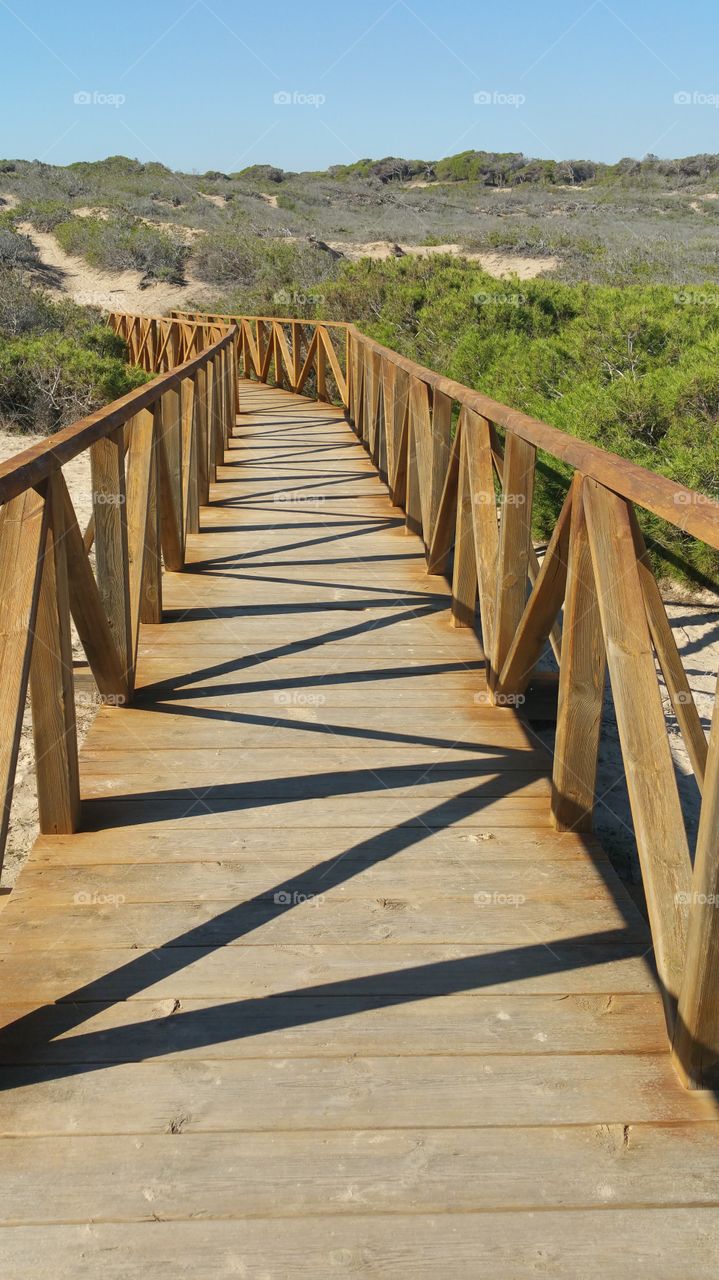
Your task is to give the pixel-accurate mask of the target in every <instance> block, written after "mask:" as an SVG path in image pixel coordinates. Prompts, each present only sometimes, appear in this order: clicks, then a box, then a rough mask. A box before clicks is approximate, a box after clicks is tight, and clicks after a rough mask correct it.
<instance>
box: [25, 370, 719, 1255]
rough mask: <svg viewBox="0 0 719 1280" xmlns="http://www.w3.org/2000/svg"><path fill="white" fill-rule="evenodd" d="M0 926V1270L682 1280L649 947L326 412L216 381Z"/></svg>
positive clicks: (709, 1164) (711, 1189)
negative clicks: (81, 736) (100, 701)
mask: <svg viewBox="0 0 719 1280" xmlns="http://www.w3.org/2000/svg"><path fill="white" fill-rule="evenodd" d="M241 394H242V408H243V413H242V417H241V420H240V421H241V427H240V429H239V433H238V435H237V436H236V437H235V438H234V439H233V440H232V442H231V447H230V449H229V452H228V454H227V456H226V461H225V465H224V466H223V467H221V468H220V470H219V474H218V480H217V484H216V485H214V486H213V487H212V491H211V505H210V506H209V507H206V508H203V511H202V516H201V525H202V533H201V534H199V535H192V536H191V537H190V539H189V544H188V545H189V552H188V558H189V561H190V566H189V568H188V569H187V570H186V571H185V572H184V573H177V574H171V575H167V576H166V578H165V582H164V588H165V592H164V604H165V610H166V618H167V620H166V622H165V623H164V624H163V625H162V626H159V625H156V626H153V625H147V626H144V627H143V628H142V631H141V639H140V661H139V667H138V689H139V693H138V697H137V699H136V702H135V705H134V706H133V707H131V708H128V709H120V708H108V707H104V708H102V709H101V710H100V712H99V714H98V716H97V719H96V721H95V724H94V726H93V728H92V730H91V732H90V735H89V737H88V739H87V741H86V743H85V747H84V750H83V751H82V755H81V770H82V795H83V830H82V831H81V832H80V833H78V834H75V835H68V836H56V837H49V836H45V837H41V838H40V839H39V840H38V842H37V844H36V847H35V849H34V851H33V854H32V856H31V858H30V860H29V863H28V865H27V866H26V868H25V870H24V871H23V873H22V875H21V878H20V881H19V884H18V887H17V889H16V891H15V892H14V893H13V894H12V897H11V900H10V901H9V904H8V905H7V907H6V908H5V910H4V911H3V912H2V916H1V917H0V918H1V920H2V938H3V947H2V954H1V956H0V962H1V963H0V972H1V975H2V993H3V997H2V998H3V1007H2V1014H1V1016H2V1025H3V1028H4V1030H3V1033H2V1038H1V1039H0V1061H1V1062H2V1064H3V1065H2V1079H3V1085H4V1088H3V1091H2V1093H1V1094H0V1133H2V1135H3V1136H2V1138H1V1139H0V1145H1V1148H2V1150H1V1152H0V1218H1V1220H2V1223H3V1228H2V1231H1V1232H0V1269H1V1270H2V1274H3V1276H4V1277H6V1278H7V1280H86V1278H88V1277H93V1280H94V1277H103V1280H130V1277H132V1280H136V1277H142V1278H143V1280H159V1278H162V1280H165V1278H167V1280H178V1278H180V1277H188V1278H189V1277H196V1276H204V1277H208V1280H225V1277H227V1278H228V1280H229V1278H230V1277H247V1278H250V1280H260V1278H262V1280H284V1278H287V1280H299V1278H300V1277H301V1278H302V1280H324V1278H325V1277H335V1276H353V1277H356V1276H365V1275H366V1276H376V1277H380V1276H381V1277H390V1278H394V1280H399V1278H401V1280H405V1278H406V1280H409V1278H410V1277H411V1278H412V1280H430V1277H431V1280H445V1277H447V1278H449V1277H452V1280H476V1278H477V1277H479V1276H487V1277H492V1280H515V1278H517V1277H525V1276H526V1277H529V1276H542V1277H552V1278H554V1277H559V1278H561V1280H565V1278H566V1280H578V1278H579V1277H581V1278H582V1280H594V1277H600V1276H601V1277H603V1278H604V1280H607V1278H609V1280H611V1278H612V1277H632V1278H634V1277H637V1276H641V1277H644V1276H646V1277H651V1278H652V1280H662V1278H664V1277H666V1278H667V1280H670V1278H671V1280H680V1278H681V1280H684V1277H692V1280H709V1278H710V1277H711V1278H712V1280H714V1278H715V1276H716V1270H717V1263H716V1258H717V1256H719V1254H718V1250H719V1212H718V1210H717V1205H719V1142H718V1141H717V1138H718V1137H719V1130H718V1127H717V1113H716V1110H715V1108H714V1104H713V1101H712V1099H711V1096H710V1095H708V1094H697V1093H691V1092H687V1091H685V1090H684V1089H683V1088H682V1087H681V1086H680V1084H679V1082H678V1080H677V1078H676V1077H675V1074H674V1072H673V1069H672V1066H671V1064H670V1059H669V1053H668V1046H667V1035H666V1027H665V1021H664V1016H663V1011H662V1002H661V999H660V996H659V994H658V992H657V989H656V985H655V980H654V978H653V974H652V969H651V943H650V938H649V934H648V930H647V928H646V926H645V923H644V921H643V918H642V917H641V915H640V914H639V912H638V910H637V908H636V907H635V905H634V904H633V902H632V900H631V899H630V898H629V896H628V895H627V894H626V892H625V891H624V889H623V888H622V886H621V884H620V883H619V881H618V880H617V878H616V876H615V874H614V872H613V871H612V869H611V867H610V865H609V863H608V862H607V860H606V858H605V856H604V855H603V853H602V851H601V849H600V848H599V846H598V845H597V843H596V842H595V841H593V840H592V839H591V838H588V837H585V836H580V835H577V834H571V833H570V834H564V835H559V834H558V833H557V832H556V831H554V830H553V829H552V828H551V826H550V822H549V778H550V775H551V761H550V758H549V756H548V755H547V754H546V753H545V751H544V748H543V747H542V746H541V744H540V743H539V742H538V741H537V739H536V738H535V736H534V735H533V733H532V732H531V729H530V728H529V726H528V725H527V724H526V723H524V722H523V721H522V720H521V718H520V717H519V716H518V715H517V714H516V712H515V711H513V710H509V709H507V708H495V707H491V706H489V705H488V703H487V701H486V700H485V699H484V696H483V688H484V676H483V661H482V654H481V651H480V649H479V647H478V643H477V641H476V640H475V638H474V635H473V633H472V632H470V631H469V630H464V629H457V628H453V627H451V626H450V624H449V618H448V603H449V590H448V588H447V586H446V584H445V582H444V580H443V579H442V578H439V577H431V576H428V575H427V573H426V571H425V562H424V554H423V549H422V546H421V544H420V542H419V540H418V539H417V538H415V537H413V536H411V535H408V534H407V533H406V532H405V528H404V516H403V515H402V513H401V512H399V511H398V510H397V509H396V508H393V507H392V506H391V505H390V503H389V501H388V497H387V492H386V489H385V487H384V485H383V484H382V483H381V481H380V479H379V478H378V476H377V474H376V472H375V469H374V467H373V465H372V463H371V462H370V460H369V459H368V457H367V454H366V453H365V451H364V449H363V448H362V446H361V445H360V443H359V442H358V441H357V439H356V437H355V435H354V434H353V432H352V431H351V429H350V427H349V426H348V425H347V424H346V423H345V421H344V417H343V416H342V415H341V413H340V412H339V411H337V410H336V409H333V408H331V407H329V406H326V405H321V404H316V403H313V402H311V401H309V400H307V399H303V398H301V397H299V396H295V395H292V394H290V393H288V392H283V391H279V390H273V389H270V388H268V387H265V386H258V385H257V384H247V385H243V387H242V393H241Z"/></svg>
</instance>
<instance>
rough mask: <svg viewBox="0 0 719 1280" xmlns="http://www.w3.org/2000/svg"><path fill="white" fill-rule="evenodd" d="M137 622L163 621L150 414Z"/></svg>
mask: <svg viewBox="0 0 719 1280" xmlns="http://www.w3.org/2000/svg"><path fill="white" fill-rule="evenodd" d="M140 622H150V623H157V622H162V534H161V526H160V433H159V430H158V428H157V422H156V415H155V414H154V413H153V431H152V454H151V458H150V477H149V489H148V500H147V523H146V526H145V562H144V566H143V573H142V588H141V592H140Z"/></svg>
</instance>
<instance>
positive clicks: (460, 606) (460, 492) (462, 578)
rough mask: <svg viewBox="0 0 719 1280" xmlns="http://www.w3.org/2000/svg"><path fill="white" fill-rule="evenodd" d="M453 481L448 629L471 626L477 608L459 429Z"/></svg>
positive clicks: (466, 472) (466, 481) (469, 503)
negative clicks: (454, 515) (456, 473)
mask: <svg viewBox="0 0 719 1280" xmlns="http://www.w3.org/2000/svg"><path fill="white" fill-rule="evenodd" d="M459 447H460V454H459V478H458V482H457V526H456V533H455V537H454V567H453V571H452V626H453V627H473V626H474V620H475V615H476V609H477V560H476V556H475V551H474V518H473V512H472V494H471V489H470V484H469V469H468V466H467V441H466V439H465V432H464V430H462V433H461V440H460V446H459Z"/></svg>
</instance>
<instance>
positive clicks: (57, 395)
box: [0, 270, 148, 432]
mask: <svg viewBox="0 0 719 1280" xmlns="http://www.w3.org/2000/svg"><path fill="white" fill-rule="evenodd" d="M147 378H148V375H147V374H145V373H144V372H143V371H142V370H141V369H138V368H136V367H135V366H133V365H130V364H128V363H127V349H126V346H125V343H124V342H123V341H122V339H121V338H118V337H116V336H115V334H114V333H113V332H112V330H111V329H109V328H108V326H107V325H105V324H103V323H102V322H101V320H100V318H99V316H98V315H97V313H95V312H93V311H91V310H90V309H89V308H85V307H77V306H75V305H74V303H72V302H62V303H55V302H52V301H50V299H49V298H48V297H46V296H45V295H44V294H42V293H40V292H39V291H38V290H35V289H30V288H28V287H27V284H26V283H25V282H24V280H23V279H22V278H21V277H20V276H19V275H18V274H16V273H14V272H10V271H7V270H4V271H3V270H0V418H2V420H3V422H4V423H5V425H8V426H14V427H16V428H18V429H20V430H26V431H41V432H51V431H55V430H57V429H58V428H59V427H63V426H66V425H67V424H68V423H70V422H73V421H74V420H75V419H76V418H80V417H83V416H84V415H85V414H87V413H90V412H92V410H93V409H97V408H99V407H100V406H101V405H103V404H106V403H107V402H108V401H109V400H115V399H117V397H118V396H121V395H125V394H126V393H127V392H128V391H132V390H133V389H134V388H135V387H138V386H141V385H142V384H143V383H144V382H145V381H147Z"/></svg>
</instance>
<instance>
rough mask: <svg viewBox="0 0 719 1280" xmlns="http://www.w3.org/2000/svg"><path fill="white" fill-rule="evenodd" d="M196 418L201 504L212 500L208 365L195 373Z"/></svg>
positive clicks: (203, 504) (198, 481) (198, 482)
mask: <svg viewBox="0 0 719 1280" xmlns="http://www.w3.org/2000/svg"><path fill="white" fill-rule="evenodd" d="M194 384H195V391H194V397H195V420H196V431H197V486H198V491H199V501H200V505H201V506H203V507H206V506H207V504H208V503H209V501H210V475H209V469H208V449H207V366H206V365H205V366H203V368H201V369H198V370H197V372H196V373H195V375H194Z"/></svg>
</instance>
